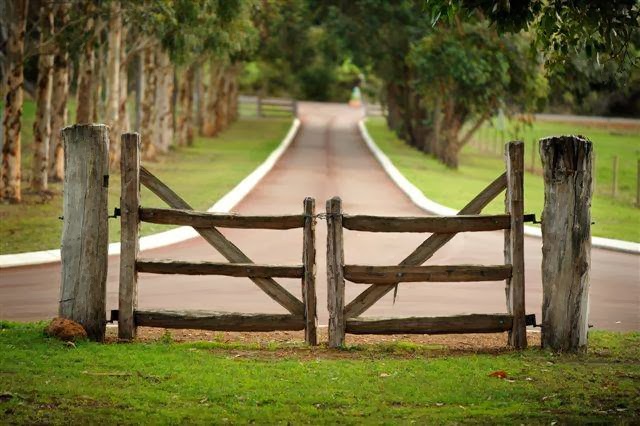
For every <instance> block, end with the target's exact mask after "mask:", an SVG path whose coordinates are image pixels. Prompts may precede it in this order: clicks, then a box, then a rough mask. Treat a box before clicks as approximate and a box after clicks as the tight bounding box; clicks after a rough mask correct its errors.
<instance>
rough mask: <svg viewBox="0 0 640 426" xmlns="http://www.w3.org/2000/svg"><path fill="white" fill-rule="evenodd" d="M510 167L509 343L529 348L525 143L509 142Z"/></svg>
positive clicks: (507, 249) (507, 238)
mask: <svg viewBox="0 0 640 426" xmlns="http://www.w3.org/2000/svg"><path fill="white" fill-rule="evenodd" d="M505 162H506V168H507V192H506V201H505V204H506V210H507V213H509V215H510V216H511V226H510V229H509V231H508V233H507V234H506V235H505V260H506V261H507V262H508V264H511V265H512V274H511V278H510V279H508V280H507V289H506V290H507V291H506V292H507V309H508V312H509V313H510V314H511V315H513V325H512V327H511V331H510V332H509V344H510V345H511V346H513V347H514V348H516V349H524V348H526V347H527V326H526V319H525V298H524V217H523V216H524V143H523V142H509V143H507V144H506V145H505Z"/></svg>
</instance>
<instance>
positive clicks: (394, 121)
mask: <svg viewBox="0 0 640 426" xmlns="http://www.w3.org/2000/svg"><path fill="white" fill-rule="evenodd" d="M386 97H387V99H386V100H387V111H388V112H387V125H388V126H389V128H390V129H391V130H393V131H395V132H396V133H397V132H398V131H399V130H400V127H401V126H402V124H401V123H402V117H401V115H400V108H399V106H398V94H397V86H396V85H395V84H394V83H389V84H387V86H386Z"/></svg>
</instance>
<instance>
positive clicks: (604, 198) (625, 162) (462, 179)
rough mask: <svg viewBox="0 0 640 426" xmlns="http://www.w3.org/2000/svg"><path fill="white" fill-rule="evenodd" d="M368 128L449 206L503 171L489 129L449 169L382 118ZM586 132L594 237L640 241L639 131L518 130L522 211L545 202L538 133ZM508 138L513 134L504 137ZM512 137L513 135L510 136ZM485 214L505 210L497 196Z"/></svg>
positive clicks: (559, 126)
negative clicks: (614, 184) (638, 194)
mask: <svg viewBox="0 0 640 426" xmlns="http://www.w3.org/2000/svg"><path fill="white" fill-rule="evenodd" d="M367 129H368V130H369V133H370V134H371V137H372V138H373V139H374V140H375V141H376V144H377V145H378V146H379V147H380V149H382V150H383V151H384V152H385V153H386V154H387V155H388V156H389V158H390V159H391V161H393V163H394V164H395V165H396V167H398V169H399V170H400V171H401V172H402V173H403V174H404V175H405V176H406V177H407V179H409V180H410V181H411V182H412V183H413V184H414V185H416V186H417V187H418V188H420V189H421V190H422V191H423V192H424V194H425V195H426V196H427V197H429V198H430V199H432V200H434V201H436V202H438V203H440V204H444V205H446V206H449V207H453V208H462V207H463V206H464V205H465V204H466V203H467V202H468V201H469V200H471V199H472V198H473V197H474V196H475V195H476V194H477V193H478V192H480V190H482V188H484V187H485V186H486V185H487V184H488V183H489V182H491V181H492V180H493V179H494V178H496V177H497V176H498V175H499V174H500V173H502V172H503V171H504V160H503V159H502V154H500V153H498V152H501V150H502V144H501V143H498V142H497V141H496V142H494V133H493V131H492V130H491V129H490V128H488V127H487V128H484V129H483V130H481V131H480V132H479V134H478V135H477V136H478V139H479V140H480V141H483V142H484V143H474V144H471V145H467V146H465V148H464V149H463V150H462V153H461V154H460V167H459V168H458V170H450V169H447V168H446V167H444V166H443V165H442V164H440V163H438V161H436V160H435V159H434V158H432V157H430V156H428V155H426V154H423V153H421V152H419V151H418V150H416V149H415V148H412V147H410V146H408V145H407V144H405V143H404V142H403V141H401V140H399V139H398V138H397V137H396V135H395V134H394V133H393V132H392V131H390V130H389V129H388V128H387V126H386V124H385V122H384V120H383V119H381V118H373V119H369V120H368V121H367ZM562 134H584V135H585V136H587V137H588V138H589V139H590V140H591V141H592V142H593V143H594V146H595V148H594V149H595V153H596V157H597V161H596V169H597V176H596V194H595V196H594V198H593V202H592V209H591V216H592V219H593V221H594V222H595V224H594V225H593V226H592V228H591V229H592V233H593V235H595V236H599V237H607V238H617V239H622V240H627V241H634V242H640V209H638V208H637V207H636V206H635V205H634V203H635V191H636V167H637V160H638V158H640V144H639V142H638V141H639V140H640V131H638V130H637V129H636V130H635V132H634V131H630V130H626V131H619V130H618V131H615V132H612V131H609V130H607V129H606V128H599V127H588V128H585V127H584V126H582V127H577V126H575V125H571V124H565V123H545V122H537V123H534V125H533V127H532V128H531V129H529V130H527V131H525V132H524V135H522V137H523V139H524V141H525V169H526V170H527V173H526V175H525V212H526V213H536V216H537V217H538V218H540V214H541V212H542V208H543V203H544V188H543V181H542V177H541V176H540V158H539V155H538V154H537V153H536V157H535V169H534V173H531V170H530V167H531V153H532V145H533V144H534V141H537V140H538V138H541V137H545V136H551V135H562ZM506 137H513V136H512V135H511V136H506ZM513 138H514V139H515V137H513ZM614 155H618V157H619V177H618V182H619V187H618V188H619V194H618V196H617V197H616V198H615V199H614V198H613V197H612V196H611V194H610V187H611V180H612V166H611V164H612V158H613V156H614ZM484 212H485V213H501V212H504V201H503V199H502V198H501V197H498V199H496V200H494V201H493V202H492V203H491V204H490V205H489V206H488V207H487V208H486V209H485V210H484Z"/></svg>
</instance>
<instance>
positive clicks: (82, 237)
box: [58, 124, 109, 341]
mask: <svg viewBox="0 0 640 426" xmlns="http://www.w3.org/2000/svg"><path fill="white" fill-rule="evenodd" d="M62 138H63V142H64V164H65V173H64V195H63V202H62V205H63V207H62V211H63V225H62V248H61V259H62V282H61V289H60V304H59V309H58V310H59V315H60V316H61V317H64V318H69V319H71V320H73V321H76V322H78V323H80V324H82V326H83V327H84V328H85V330H86V331H87V335H88V336H89V338H90V339H91V340H97V341H101V340H103V339H104V334H105V328H106V301H107V285H106V284H107V251H108V243H109V240H108V237H109V235H108V234H109V232H108V223H107V221H108V212H107V208H108V206H107V191H108V186H109V128H108V127H107V126H105V125H103V124H78V125H75V126H70V127H66V128H64V129H63V130H62Z"/></svg>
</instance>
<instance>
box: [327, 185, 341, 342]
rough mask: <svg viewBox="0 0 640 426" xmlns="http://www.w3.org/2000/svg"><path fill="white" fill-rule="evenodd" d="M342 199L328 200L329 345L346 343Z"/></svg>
mask: <svg viewBox="0 0 640 426" xmlns="http://www.w3.org/2000/svg"><path fill="white" fill-rule="evenodd" d="M342 234H343V229H342V201H341V200H340V198H339V197H333V198H332V199H330V200H328V201H327V296H328V299H327V307H328V310H329V347H331V348H337V347H340V346H343V345H344V334H345V329H346V323H345V315H344V273H343V269H342V267H343V265H344V248H343V241H342Z"/></svg>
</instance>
